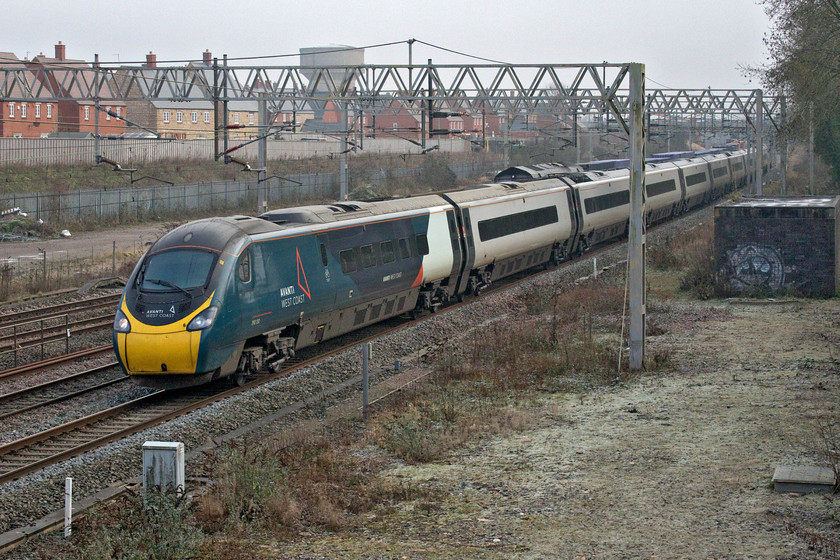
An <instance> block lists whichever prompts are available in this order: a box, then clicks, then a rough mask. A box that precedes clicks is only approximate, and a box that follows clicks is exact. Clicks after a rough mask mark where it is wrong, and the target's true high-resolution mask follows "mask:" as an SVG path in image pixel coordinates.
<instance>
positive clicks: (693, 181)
mask: <svg viewBox="0 0 840 560" xmlns="http://www.w3.org/2000/svg"><path fill="white" fill-rule="evenodd" d="M705 182H706V174H705V173H695V174H694V175H688V176H686V178H685V186H686V187H693V186H694V185H699V184H700V183H705Z"/></svg>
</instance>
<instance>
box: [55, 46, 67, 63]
mask: <svg viewBox="0 0 840 560" xmlns="http://www.w3.org/2000/svg"><path fill="white" fill-rule="evenodd" d="M66 47H67V45H63V44H62V43H61V41H59V42H58V44H57V45H56V46H55V57H56V58H57V59H58V60H64V59H65V58H66V55H65V48H66Z"/></svg>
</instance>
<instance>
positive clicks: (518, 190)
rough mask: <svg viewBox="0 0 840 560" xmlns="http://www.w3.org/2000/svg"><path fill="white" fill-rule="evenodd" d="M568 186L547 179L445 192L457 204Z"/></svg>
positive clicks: (558, 180)
mask: <svg viewBox="0 0 840 560" xmlns="http://www.w3.org/2000/svg"><path fill="white" fill-rule="evenodd" d="M559 187H566V188H568V187H569V185H568V184H567V183H566V182H565V181H563V180H562V179H545V180H542V181H539V182H535V181H527V182H524V183H516V182H505V183H488V184H486V185H477V186H475V187H473V188H469V189H464V190H460V191H452V192H447V193H445V195H444V196H446V197H447V198H448V199H449V200H451V201H452V202H454V203H456V204H462V203H465V202H472V201H474V200H485V199H488V198H497V197H504V196H511V195H523V194H528V193H531V192H536V191H542V190H546V189H551V188H559Z"/></svg>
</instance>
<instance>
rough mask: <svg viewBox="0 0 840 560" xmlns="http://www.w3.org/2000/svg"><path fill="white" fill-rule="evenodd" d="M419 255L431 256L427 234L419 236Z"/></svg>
mask: <svg viewBox="0 0 840 560" xmlns="http://www.w3.org/2000/svg"><path fill="white" fill-rule="evenodd" d="M417 253H418V254H420V255H428V254H429V239H428V238H427V237H426V234H425V233H421V234H418V235H417Z"/></svg>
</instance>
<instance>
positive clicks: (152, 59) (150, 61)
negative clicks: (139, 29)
mask: <svg viewBox="0 0 840 560" xmlns="http://www.w3.org/2000/svg"><path fill="white" fill-rule="evenodd" d="M143 66H145V67H146V68H154V67H156V66H157V55H156V54H154V53H153V52H152V51H149V54H147V55H146V64H144V65H143Z"/></svg>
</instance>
